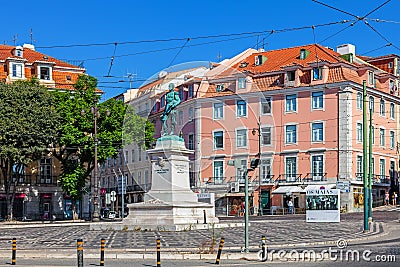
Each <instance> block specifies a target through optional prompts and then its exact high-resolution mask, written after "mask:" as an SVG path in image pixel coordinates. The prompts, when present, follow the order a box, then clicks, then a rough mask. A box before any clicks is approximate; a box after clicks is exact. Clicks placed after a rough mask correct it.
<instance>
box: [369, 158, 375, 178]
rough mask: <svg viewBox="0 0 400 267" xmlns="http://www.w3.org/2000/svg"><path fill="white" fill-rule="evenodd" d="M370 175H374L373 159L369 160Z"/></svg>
mask: <svg viewBox="0 0 400 267" xmlns="http://www.w3.org/2000/svg"><path fill="white" fill-rule="evenodd" d="M370 173H371V174H372V175H375V158H374V157H372V158H371V165H370Z"/></svg>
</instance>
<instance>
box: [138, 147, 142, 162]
mask: <svg viewBox="0 0 400 267" xmlns="http://www.w3.org/2000/svg"><path fill="white" fill-rule="evenodd" d="M138 161H142V148H141V147H140V146H139V147H138Z"/></svg>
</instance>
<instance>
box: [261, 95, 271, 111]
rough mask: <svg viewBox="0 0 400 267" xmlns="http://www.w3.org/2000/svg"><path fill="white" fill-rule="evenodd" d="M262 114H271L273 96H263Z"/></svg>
mask: <svg viewBox="0 0 400 267" xmlns="http://www.w3.org/2000/svg"><path fill="white" fill-rule="evenodd" d="M261 114H263V115H269V114H271V98H270V97H266V98H261Z"/></svg>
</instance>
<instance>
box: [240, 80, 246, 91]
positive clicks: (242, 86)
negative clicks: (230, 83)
mask: <svg viewBox="0 0 400 267" xmlns="http://www.w3.org/2000/svg"><path fill="white" fill-rule="evenodd" d="M238 89H246V78H245V77H240V78H239V79H238Z"/></svg>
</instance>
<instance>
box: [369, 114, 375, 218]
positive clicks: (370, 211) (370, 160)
mask: <svg viewBox="0 0 400 267" xmlns="http://www.w3.org/2000/svg"><path fill="white" fill-rule="evenodd" d="M372 136H373V135H372V108H371V107H370V108H369V147H368V148H369V175H368V176H369V179H368V189H369V203H370V204H369V205H368V221H371V222H372V202H373V198H372V184H373V178H374V177H373V175H374V165H372Z"/></svg>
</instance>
